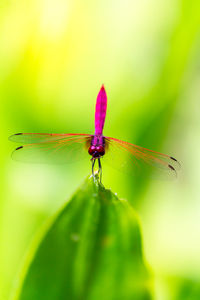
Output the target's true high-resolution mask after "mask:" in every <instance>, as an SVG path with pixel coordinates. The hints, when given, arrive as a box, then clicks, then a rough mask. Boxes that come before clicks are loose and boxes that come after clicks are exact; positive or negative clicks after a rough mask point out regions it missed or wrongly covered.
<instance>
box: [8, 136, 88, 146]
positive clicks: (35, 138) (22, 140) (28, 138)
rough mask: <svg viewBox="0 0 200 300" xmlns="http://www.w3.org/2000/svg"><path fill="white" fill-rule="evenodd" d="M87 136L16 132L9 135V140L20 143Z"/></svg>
mask: <svg viewBox="0 0 200 300" xmlns="http://www.w3.org/2000/svg"><path fill="white" fill-rule="evenodd" d="M76 136H77V137H81V136H83V137H89V136H90V135H89V134H84V133H82V134H79V133H16V134H13V135H11V136H10V137H9V140H10V141H12V142H15V143H20V144H34V143H41V142H48V141H58V140H61V139H70V138H75V137H76Z"/></svg>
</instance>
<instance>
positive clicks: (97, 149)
mask: <svg viewBox="0 0 200 300" xmlns="http://www.w3.org/2000/svg"><path fill="white" fill-rule="evenodd" d="M96 151H98V153H99V154H100V155H101V156H103V155H104V154H105V149H104V147H103V146H97V147H96Z"/></svg>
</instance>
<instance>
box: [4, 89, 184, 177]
mask: <svg viewBox="0 0 200 300" xmlns="http://www.w3.org/2000/svg"><path fill="white" fill-rule="evenodd" d="M106 110H107V95H106V91H105V88H104V86H103V85H102V87H101V89H100V91H99V94H98V96H97V100H96V110H95V134H93V135H91V134H84V133H80V134H78V133H64V134H57V133H16V134H14V135H12V136H10V140H11V141H14V142H17V143H22V144H23V146H20V147H17V148H16V149H15V151H14V152H13V154H12V157H13V158H14V159H15V160H20V161H25V162H36V163H48V162H51V163H70V162H73V161H74V160H77V159H82V158H84V157H87V152H88V153H89V155H91V156H92V158H91V161H92V175H93V176H94V166H95V162H96V161H98V174H100V181H101V178H102V166H101V159H102V158H103V159H104V160H105V161H107V162H108V164H111V165H113V166H114V167H116V168H117V169H120V170H123V169H125V170H126V171H127V170H129V171H131V172H134V171H133V170H136V174H137V173H139V172H140V171H141V172H142V174H144V172H145V169H149V168H153V169H156V170H161V171H164V172H165V173H167V174H168V175H169V174H172V175H175V176H176V174H177V173H176V170H178V169H179V167H180V164H179V162H178V161H177V160H176V159H175V158H174V157H172V156H169V155H166V154H162V153H159V152H156V151H152V150H149V149H146V148H143V147H140V146H136V145H134V144H131V143H128V142H125V141H121V140H118V139H115V138H112V137H107V136H104V135H103V128H104V122H105V117H106ZM132 166H133V167H134V168H132Z"/></svg>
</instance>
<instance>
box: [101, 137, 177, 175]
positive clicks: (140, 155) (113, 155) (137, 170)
mask: <svg viewBox="0 0 200 300" xmlns="http://www.w3.org/2000/svg"><path fill="white" fill-rule="evenodd" d="M105 141H106V144H107V151H106V154H105V156H104V157H103V161H105V162H106V163H108V164H109V165H111V166H113V167H114V168H116V169H118V170H120V171H123V172H126V173H131V174H133V175H134V176H135V175H136V176H137V175H139V176H141V175H142V176H145V175H149V172H152V174H153V177H158V176H159V177H160V176H164V178H166V177H169V178H171V177H176V176H177V171H178V170H179V169H180V163H179V162H178V161H177V160H176V159H175V158H173V157H172V156H169V155H166V154H162V153H159V152H156V151H152V150H149V149H146V148H143V147H140V146H136V145H134V144H131V143H128V142H124V141H121V140H118V139H115V138H111V137H105Z"/></svg>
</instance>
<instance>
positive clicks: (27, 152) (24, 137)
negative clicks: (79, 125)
mask: <svg viewBox="0 0 200 300" xmlns="http://www.w3.org/2000/svg"><path fill="white" fill-rule="evenodd" d="M10 140H12V141H15V142H18V143H23V144H25V145H23V146H20V147H17V148H16V149H15V151H14V152H13V153H12V158H13V159H14V160H17V161H23V162H29V163H52V164H62V163H72V162H74V161H77V160H81V159H84V158H89V155H88V153H87V149H88V147H89V145H90V143H91V135H89V134H44V133H42V134H40V133H24V134H16V135H12V136H11V137H10Z"/></svg>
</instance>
